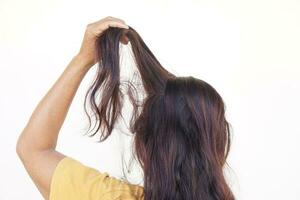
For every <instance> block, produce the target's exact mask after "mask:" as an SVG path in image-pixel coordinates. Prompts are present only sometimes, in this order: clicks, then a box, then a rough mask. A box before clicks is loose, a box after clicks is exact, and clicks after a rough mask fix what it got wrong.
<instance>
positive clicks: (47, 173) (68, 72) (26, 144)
mask: <svg viewBox="0 0 300 200" xmlns="http://www.w3.org/2000/svg"><path fill="white" fill-rule="evenodd" d="M110 26H113V27H120V28H128V26H127V25H125V23H124V21H122V20H120V19H117V18H112V17H107V18H104V19H101V20H99V21H97V22H95V23H92V24H89V25H88V26H87V29H86V32H85V35H84V38H83V42H82V45H81V49H80V51H79V53H78V55H76V56H74V57H73V59H72V60H71V61H70V63H69V65H68V66H67V67H66V69H65V70H64V71H63V73H62V74H61V75H60V77H59V78H58V79H57V81H56V82H55V83H54V85H53V86H52V87H51V88H50V90H49V91H48V92H47V93H46V95H45V96H44V97H43V98H42V100H41V101H40V102H39V103H38V105H37V107H36V108H35V110H34V112H33V113H32V115H31V117H30V119H29V121H28V123H27V125H26V126H25V128H24V130H23V131H22V133H21V135H20V136H19V139H18V142H17V145H16V151H17V154H18V156H19V157H20V159H21V161H22V163H23V165H24V166H25V168H26V171H27V172H28V174H29V175H30V177H31V178H32V180H33V181H34V183H35V185H36V186H37V188H38V190H39V191H40V192H41V194H42V195H43V196H44V198H45V199H48V198H49V192H50V184H51V178H52V174H53V172H54V170H55V167H56V165H57V164H58V162H59V161H60V160H61V159H63V158H64V157H65V155H64V154H62V153H59V152H57V151H56V150H55V148H56V143H57V138H58V134H59V130H60V128H61V126H62V124H63V122H64V120H65V118H66V115H67V112H68V110H69V107H70V105H71V102H72V100H73V98H74V96H75V94H76V91H77V89H78V87H79V85H80V83H81V81H82V79H83V77H84V76H85V74H86V73H87V71H88V70H89V69H90V68H91V67H92V66H93V65H94V64H95V60H96V59H95V46H94V41H95V36H96V35H99V34H101V33H102V32H103V31H104V30H106V29H107V28H109V27H110Z"/></svg>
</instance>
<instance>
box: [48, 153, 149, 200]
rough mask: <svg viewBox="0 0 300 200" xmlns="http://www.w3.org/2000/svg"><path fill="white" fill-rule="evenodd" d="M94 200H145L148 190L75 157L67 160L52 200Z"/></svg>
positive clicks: (52, 190)
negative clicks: (87, 164)
mask: <svg viewBox="0 0 300 200" xmlns="http://www.w3.org/2000/svg"><path fill="white" fill-rule="evenodd" d="M94 199H95V200H96V199H97V200H100V199H101V200H112V199H115V200H142V199H144V190H143V187H142V186H139V185H133V184H129V183H126V182H124V181H122V180H119V179H117V178H114V177H112V176H109V174H108V173H107V172H99V171H98V170H96V169H94V168H91V167H88V166H85V165H83V164H82V163H81V162H79V161H77V160H75V159H73V158H71V157H68V156H67V157H65V158H63V159H62V160H61V161H60V162H59V163H58V164H57V166H56V168H55V170H54V173H53V176H52V180H51V186H50V196H49V200H94Z"/></svg>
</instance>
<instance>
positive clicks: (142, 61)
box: [84, 27, 234, 200]
mask: <svg viewBox="0 0 300 200" xmlns="http://www.w3.org/2000/svg"><path fill="white" fill-rule="evenodd" d="M120 42H121V43H123V44H128V42H130V44H131V49H132V52H133V55H134V56H133V57H134V62H135V64H136V67H137V69H138V72H139V75H140V78H141V81H142V85H143V88H144V91H145V95H146V96H145V98H144V99H143V101H142V102H139V101H138V100H137V99H138V98H137V94H138V92H139V91H138V90H137V89H136V88H135V85H134V84H131V83H130V82H128V83H126V84H127V85H128V86H129V87H128V90H127V91H126V93H127V95H128V96H129V99H130V102H131V104H132V106H133V113H132V117H131V121H130V130H131V132H132V133H133V134H135V135H134V147H135V148H134V149H135V152H136V155H137V158H138V161H139V163H140V164H141V166H142V168H143V172H144V199H145V200H196V199H197V200H234V196H233V193H232V192H231V190H230V187H229V186H228V184H227V183H226V180H225V176H224V173H223V168H224V166H225V164H226V158H227V156H228V153H229V149H230V144H231V140H230V128H229V122H227V120H226V118H225V104H224V102H223V100H222V98H221V96H220V95H219V94H218V92H217V91H216V90H215V89H214V88H213V87H212V86H211V85H209V84H208V83H206V82H205V81H203V80H200V79H197V78H194V77H192V76H189V77H176V76H175V75H173V74H172V73H170V72H168V71H167V70H166V69H165V68H164V67H163V66H162V65H161V64H160V62H159V61H158V60H157V59H156V57H155V56H154V54H153V53H152V52H151V51H150V49H149V48H148V47H147V45H146V44H145V42H144V41H143V39H142V38H141V37H140V35H139V34H138V33H137V32H136V31H135V30H134V29H133V28H131V27H129V29H123V28H113V27H110V28H109V29H107V30H105V31H104V32H103V33H102V34H101V35H100V36H99V37H98V38H97V40H96V44H95V45H96V49H97V58H98V60H99V62H98V63H99V65H98V66H97V73H96V76H95V79H94V81H93V83H92V85H91V86H90V88H89V89H88V91H87V93H86V96H85V101H84V104H85V106H86V105H87V103H89V105H90V108H91V110H92V113H93V116H94V117H95V124H94V127H93V129H92V130H94V132H93V133H92V134H91V135H90V136H94V135H95V134H96V133H98V132H99V133H100V141H104V140H105V139H107V138H108V137H109V136H110V135H111V133H112V130H113V128H114V126H115V125H116V122H117V120H118V119H119V117H120V116H121V111H122V107H123V98H124V91H122V90H121V85H122V84H125V83H122V82H121V81H120V80H121V79H120V55H119V54H120V51H119V47H120ZM85 111H86V114H87V115H88V118H89V124H90V126H89V129H90V128H91V122H92V120H91V116H90V115H89V113H88V112H87V110H86V107H85Z"/></svg>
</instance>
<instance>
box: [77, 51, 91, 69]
mask: <svg viewBox="0 0 300 200" xmlns="http://www.w3.org/2000/svg"><path fill="white" fill-rule="evenodd" d="M72 60H74V62H76V63H77V64H78V65H79V66H80V67H82V68H85V69H90V68H91V67H92V66H93V65H94V64H95V63H94V62H92V61H90V60H88V59H87V56H84V55H82V54H76V55H75V56H74V57H73V59H72Z"/></svg>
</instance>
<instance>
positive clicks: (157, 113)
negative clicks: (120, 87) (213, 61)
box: [135, 77, 234, 200]
mask: <svg viewBox="0 0 300 200" xmlns="http://www.w3.org/2000/svg"><path fill="white" fill-rule="evenodd" d="M224 114H225V113H224V103H223V101H222V98H221V97H220V95H219V94H218V93H217V91H216V90H215V89H214V88H213V87H212V86H210V85H209V84H208V83H206V82H204V81H202V80H199V79H196V78H193V77H177V78H171V79H169V80H168V81H167V82H166V86H165V90H164V92H162V93H160V94H155V95H152V96H149V98H148V99H147V100H146V102H145V105H144V110H143V112H142V113H141V115H140V117H139V119H138V120H137V121H136V124H135V131H136V136H135V148H136V154H137V156H138V159H139V161H140V163H141V165H142V166H143V169H144V188H145V199H146V200H150V199H162V200H171V199H172V200H177V199H181V200H182V199H185V200H196V199H197V200H210V199H211V200H233V199H234V197H233V194H232V192H231V190H230V188H229V187H228V185H227V183H226V181H225V178H224V175H223V166H224V164H225V163H226V158H227V155H228V152H229V147H230V130H229V123H228V122H227V121H226V119H225V115H224Z"/></svg>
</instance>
